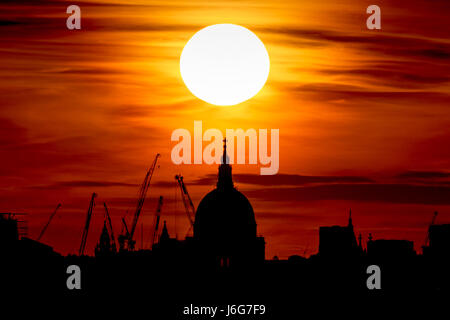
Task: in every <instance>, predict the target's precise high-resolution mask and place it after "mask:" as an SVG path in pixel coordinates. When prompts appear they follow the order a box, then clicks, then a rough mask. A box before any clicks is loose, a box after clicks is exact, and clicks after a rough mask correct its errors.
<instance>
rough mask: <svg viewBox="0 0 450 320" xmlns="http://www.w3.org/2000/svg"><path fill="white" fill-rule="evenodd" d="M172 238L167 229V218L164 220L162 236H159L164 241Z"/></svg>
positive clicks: (160, 240)
mask: <svg viewBox="0 0 450 320" xmlns="http://www.w3.org/2000/svg"><path fill="white" fill-rule="evenodd" d="M169 239H170V236H169V231H167V225H166V220H164V226H163V229H162V231H161V236H160V237H159V242H164V241H167V240H169Z"/></svg>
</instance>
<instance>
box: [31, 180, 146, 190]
mask: <svg viewBox="0 0 450 320" xmlns="http://www.w3.org/2000/svg"><path fill="white" fill-rule="evenodd" d="M136 186H138V185H137V184H133V183H126V182H115V181H90V180H74V181H60V182H56V183H54V184H50V185H46V186H32V187H30V188H31V189H63V188H76V187H136Z"/></svg>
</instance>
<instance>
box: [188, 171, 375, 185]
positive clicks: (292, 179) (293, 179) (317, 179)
mask: <svg viewBox="0 0 450 320" xmlns="http://www.w3.org/2000/svg"><path fill="white" fill-rule="evenodd" d="M233 180H234V181H235V182H236V183H238V184H251V185H260V186H273V185H279V186H283V185H285V186H303V185H307V184H331V183H370V182H374V181H373V180H371V179H369V178H366V177H354V176H302V175H299V174H285V173H279V174H276V175H271V176H262V175H256V174H239V173H238V174H234V175H233ZM216 182H217V175H215V174H208V175H206V176H204V177H202V178H200V179H197V180H195V181H194V182H193V183H192V184H193V185H213V184H215V183H216Z"/></svg>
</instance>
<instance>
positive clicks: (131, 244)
mask: <svg viewBox="0 0 450 320" xmlns="http://www.w3.org/2000/svg"><path fill="white" fill-rule="evenodd" d="M159 157H160V154H159V153H158V154H157V155H156V157H155V160H153V163H152V165H151V166H150V169H148V171H147V174H146V175H145V178H144V181H143V182H142V185H141V187H140V189H139V197H138V201H137V205H136V211H135V212H134V216H133V222H132V223H131V229H130V230H129V232H128V231H127V233H126V234H125V238H124V240H125V242H126V244H127V249H128V250H134V245H135V244H136V241H135V240H133V236H134V232H135V230H136V226H137V223H138V221H139V216H140V215H141V211H142V207H143V206H144V201H145V197H146V195H147V191H148V189H149V187H150V181H151V180H152V176H153V172H154V171H155V168H156V163H157V162H158V158H159ZM125 226H126V224H125ZM127 229H128V228H127Z"/></svg>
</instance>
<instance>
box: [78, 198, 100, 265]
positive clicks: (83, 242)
mask: <svg viewBox="0 0 450 320" xmlns="http://www.w3.org/2000/svg"><path fill="white" fill-rule="evenodd" d="M95 197H97V194H96V193H95V192H94V193H93V194H92V198H91V202H90V203H89V208H88V211H87V215H86V223H85V225H84V229H83V236H82V237H81V245H80V250H79V252H78V254H79V255H80V256H82V255H84V249H85V248H86V240H87V236H88V232H89V225H90V223H91V217H92V210H93V209H94V207H95Z"/></svg>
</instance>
